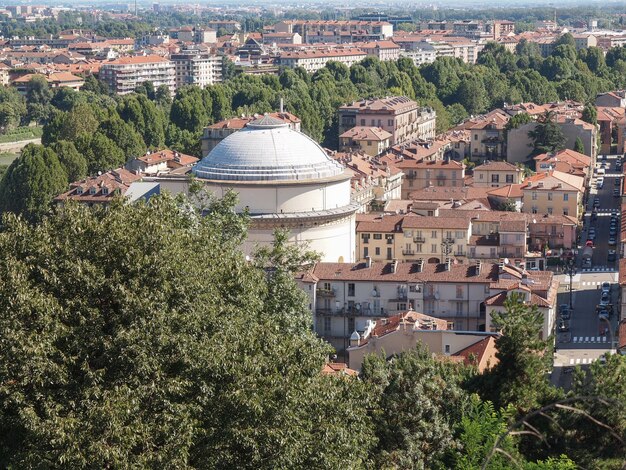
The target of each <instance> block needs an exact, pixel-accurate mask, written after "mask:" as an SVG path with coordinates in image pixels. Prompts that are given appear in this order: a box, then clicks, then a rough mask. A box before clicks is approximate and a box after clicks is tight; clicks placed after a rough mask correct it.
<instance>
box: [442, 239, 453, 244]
mask: <svg viewBox="0 0 626 470" xmlns="http://www.w3.org/2000/svg"><path fill="white" fill-rule="evenodd" d="M443 241H444V242H445V243H450V244H451V245H454V244H455V243H456V238H444V239H443Z"/></svg>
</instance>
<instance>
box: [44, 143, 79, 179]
mask: <svg viewBox="0 0 626 470" xmlns="http://www.w3.org/2000/svg"><path fill="white" fill-rule="evenodd" d="M52 150H54V152H55V153H56V155H57V157H58V159H59V162H60V163H61V165H62V166H63V168H64V169H65V173H66V174H67V180H68V181H69V182H70V183H72V182H74V181H78V180H81V179H83V178H84V177H85V176H87V160H86V159H85V157H84V156H83V155H81V154H80V153H78V150H76V147H75V146H74V143H73V142H71V141H68V140H59V141H57V142H56V143H54V144H53V145H52Z"/></svg>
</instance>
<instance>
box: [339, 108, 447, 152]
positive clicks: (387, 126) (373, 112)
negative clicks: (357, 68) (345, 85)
mask: <svg viewBox="0 0 626 470" xmlns="http://www.w3.org/2000/svg"><path fill="white" fill-rule="evenodd" d="M338 114H339V135H341V134H343V133H344V132H346V131H347V130H349V129H352V128H353V127H355V126H362V127H365V126H372V127H374V126H375V127H380V128H382V129H384V130H385V131H387V132H389V133H391V145H396V144H401V143H403V142H407V141H411V140H416V139H423V140H426V139H432V138H434V137H435V128H436V120H437V114H436V112H435V111H434V110H433V109H430V108H422V107H420V106H419V105H418V104H417V103H416V102H415V101H413V100H411V99H409V98H407V97H406V96H392V97H386V98H378V99H374V100H361V101H354V102H352V103H350V104H346V105H343V106H341V107H340V108H339V111H338Z"/></svg>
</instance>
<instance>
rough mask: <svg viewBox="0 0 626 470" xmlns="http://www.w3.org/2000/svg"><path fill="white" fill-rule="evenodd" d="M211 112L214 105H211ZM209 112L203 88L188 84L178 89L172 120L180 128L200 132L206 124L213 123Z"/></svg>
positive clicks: (172, 110)
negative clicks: (210, 120)
mask: <svg viewBox="0 0 626 470" xmlns="http://www.w3.org/2000/svg"><path fill="white" fill-rule="evenodd" d="M209 112H212V106H210V107H209ZM209 112H207V107H206V106H205V100H204V99H203V93H202V90H201V89H200V88H199V87H197V86H187V87H184V88H181V89H179V90H178V91H177V93H176V96H175V97H174V101H173V102H172V108H171V111H170V120H171V121H172V123H174V124H176V125H177V126H178V127H179V128H180V129H185V130H188V131H191V132H199V131H201V130H202V128H203V127H204V126H206V125H208V124H211V123H210V122H209Z"/></svg>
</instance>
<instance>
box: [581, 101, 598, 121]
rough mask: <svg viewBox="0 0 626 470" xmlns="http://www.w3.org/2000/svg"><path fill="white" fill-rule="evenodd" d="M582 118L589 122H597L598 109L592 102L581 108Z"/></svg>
mask: <svg viewBox="0 0 626 470" xmlns="http://www.w3.org/2000/svg"><path fill="white" fill-rule="evenodd" d="M582 120H583V121H585V122H588V123H589V124H594V125H595V124H598V111H597V110H596V107H595V106H594V105H592V104H588V105H586V106H585V108H584V109H583V113H582Z"/></svg>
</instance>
